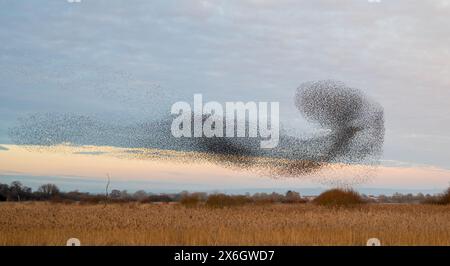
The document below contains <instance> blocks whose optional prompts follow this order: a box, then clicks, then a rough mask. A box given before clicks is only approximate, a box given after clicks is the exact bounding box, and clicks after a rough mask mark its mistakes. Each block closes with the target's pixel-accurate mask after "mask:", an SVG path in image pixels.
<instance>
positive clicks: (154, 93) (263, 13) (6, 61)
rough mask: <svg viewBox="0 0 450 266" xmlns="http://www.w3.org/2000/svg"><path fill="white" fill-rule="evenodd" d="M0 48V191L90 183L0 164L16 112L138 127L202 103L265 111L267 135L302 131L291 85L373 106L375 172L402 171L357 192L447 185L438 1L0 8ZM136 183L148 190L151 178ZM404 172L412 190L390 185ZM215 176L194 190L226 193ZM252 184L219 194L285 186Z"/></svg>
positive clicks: (447, 11)
mask: <svg viewBox="0 0 450 266" xmlns="http://www.w3.org/2000/svg"><path fill="white" fill-rule="evenodd" d="M0 40H1V45H0V80H1V84H0V99H1V102H0V145H1V147H3V148H0V182H2V179H4V180H5V181H6V176H7V175H10V174H11V173H12V172H14V173H15V175H17V176H42V175H44V176H48V177H50V176H53V177H55V176H56V177H57V176H61V175H64V174H69V173H71V174H75V175H77V176H79V177H80V176H81V177H84V178H88V177H91V178H97V179H99V178H100V174H99V173H97V172H96V171H94V170H93V172H91V173H86V176H83V175H81V173H79V172H77V171H71V170H67V169H70V168H71V166H70V163H68V162H70V159H69V157H68V156H66V157H65V158H66V160H67V161H68V162H67V163H66V164H65V165H66V166H67V168H65V170H61V171H56V170H55V169H53V168H51V167H49V168H48V169H47V170H48V171H38V170H37V169H33V168H30V169H22V168H21V167H19V165H17V166H14V165H15V164H14V163H13V162H15V161H17V162H20V160H21V158H24V156H26V155H25V154H26V152H25V151H24V152H23V153H21V154H15V155H14V154H13V153H12V151H11V150H14V149H16V148H17V149H19V150H20V147H13V146H8V145H11V144H13V143H12V140H11V138H10V136H9V135H8V132H9V130H10V128H11V127H14V126H15V125H16V124H17V123H18V121H20V119H21V118H23V117H26V116H28V115H30V114H35V113H75V114H85V115H89V116H95V117H98V118H99V119H102V120H113V121H127V122H130V121H145V120H146V119H149V118H153V119H154V118H155V117H158V116H161V115H164V114H168V113H169V112H170V106H171V104H172V103H174V102H176V101H179V100H190V99H192V97H193V94H194V93H202V94H203V97H204V99H205V101H208V100H214V101H219V102H224V101H236V100H239V101H279V102H280V119H281V123H282V124H283V125H286V126H287V127H294V128H296V130H299V131H305V132H310V131H314V130H315V128H314V126H313V125H311V124H309V123H307V122H306V121H305V120H304V119H302V118H301V117H300V116H299V113H298V111H297V109H296V108H295V105H294V102H293V96H294V93H295V89H296V88H297V87H298V86H299V85H300V84H301V83H303V82H307V81H314V80H324V79H334V80H339V81H342V82H345V83H346V84H347V85H349V86H352V87H355V88H358V89H360V90H362V91H363V92H364V93H365V94H367V95H368V96H370V97H371V98H372V99H374V100H375V101H377V102H379V103H380V104H381V105H382V106H383V108H384V113H385V127H386V135H385V144H384V153H383V158H382V165H381V168H389V169H391V170H392V169H397V170H399V169H400V170H401V169H403V170H404V172H402V174H399V173H398V172H396V174H394V172H395V171H390V172H389V174H387V172H386V171H384V170H380V171H379V173H378V174H377V176H381V177H379V178H381V180H386V179H388V180H390V181H389V182H388V181H386V182H384V181H383V182H379V181H380V179H379V181H378V183H377V182H375V184H370V185H368V186H371V187H389V186H390V187H392V188H398V189H400V188H402V189H406V188H417V187H419V188H420V187H422V188H424V189H438V188H439V189H440V188H441V187H442V188H443V186H445V183H447V184H448V182H449V181H450V176H449V172H448V171H450V160H449V159H448V158H450V134H449V133H448V132H450V107H449V103H448V102H449V100H450V48H449V47H450V45H449V44H450V1H448V0H429V1H426V0H418V1H407V0H398V1H397V0H381V1H379V2H374V1H366V0H351V1H332V0H329V1H322V0H317V1H288V0H278V1H275V0H261V1H257V0H251V1H233V0H231V1H230V0H228V1H138V0H137V1H132V2H130V1H118V0H108V1H101V0H81V2H79V3H69V2H68V1H66V0H52V1H50V0H48V1H24V0H0ZM5 147H6V148H5ZM14 156H15V157H14ZM45 156H50V155H45ZM85 156H88V155H85ZM90 156H93V155H90ZM96 156H97V157H101V156H102V154H97V155H96ZM41 158H44V155H41ZM42 160H44V159H42ZM124 167H125V169H127V166H124ZM92 168H93V169H94V168H95V166H92ZM128 168H129V167H128ZM194 168H195V167H194ZM200 168H201V167H200ZM200 168H198V167H197V168H196V169H200ZM50 169H53V170H52V171H50ZM201 169H203V168H201ZM430 169H432V170H430ZM194 170H195V169H194ZM194 170H193V171H194ZM435 170H436V171H438V174H436V173H435V172H433V171H435ZM143 171H144V170H143ZM148 171H154V173H153V175H152V176H153V177H148V179H149V180H153V181H154V180H155V178H156V177H155V176H156V174H155V173H156V172H158V173H163V172H164V171H162V170H157V169H155V168H151V167H150V168H148V169H146V170H145V171H144V172H145V173H148ZM198 171H202V170H198ZM194 172H195V171H194ZM224 172H227V171H225V170H224ZM227 173H228V172H227ZM405 173H409V174H410V175H411V176H414V177H411V180H416V179H417V178H419V177H418V176H422V178H423V181H420V182H419V181H418V182H416V183H414V182H412V181H411V182H408V181H403V180H405V179H406V178H404V177H402V176H403V175H405ZM411 173H414V174H411ZM223 175H224V176H225V174H223ZM241 175H245V174H242V173H235V174H234V176H240V177H241ZM138 176H139V174H136V178H137V179H139V178H138ZM140 176H141V177H140V178H142V176H144V175H143V174H141V175H140ZM192 176H195V173H192ZM416 176H417V177H416ZM123 178H126V176H125V174H123ZM223 178H225V177H223ZM223 178H222V179H220V176H219V177H218V179H219V181H216V183H214V182H213V184H212V185H210V186H207V187H205V188H204V189H214V188H216V187H217V188H219V189H220V188H225V187H228V186H227V185H226V184H227V182H228V181H227V182H225V181H220V180H223ZM402 178H403V179H402ZM8 180H9V179H8ZM158 180H159V179H158ZM161 180H162V181H161V182H165V181H164V180H169V181H167V182H168V183H167V184H166V185H164V186H161V187H162V188H165V189H169V188H170V189H182V188H183V185H182V182H174V181H173V180H176V178H175V179H174V177H171V178H170V177H167V178H166V179H161ZM252 180H253V181H248V183H245V185H242V186H241V185H236V186H233V187H236V188H238V187H261V186H268V187H271V186H285V185H286V186H292V184H289V183H288V184H279V183H280V182H276V181H273V180H265V179H264V181H261V180H262V179H258V178H256V179H252ZM258 180H259V181H258ZM191 181H192V182H194V181H195V182H194V183H193V184H196V185H198V186H200V188H203V187H202V186H201V185H202V184H206V183H208V182H210V181H208V182H207V181H205V180H203V179H195V178H193V179H192V180H191ZM191 181H190V182H191ZM80 182H84V181H80ZM211 182H212V181H211ZM24 183H27V182H26V181H25V182H24ZM266 183H267V184H266ZM275 183H276V184H275ZM281 183H282V182H281ZM177 184H178V185H177ZM214 184H215V185H214ZM320 185H321V184H320V183H314V182H313V183H312V184H309V185H308V186H311V187H312V186H320ZM73 186H76V185H73ZM298 186H299V187H301V186H303V185H302V184H298ZM305 186H306V185H305Z"/></svg>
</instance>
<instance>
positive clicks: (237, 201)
mask: <svg viewBox="0 0 450 266" xmlns="http://www.w3.org/2000/svg"><path fill="white" fill-rule="evenodd" d="M251 202H252V200H251V199H250V198H249V197H247V196H242V195H238V196H231V195H225V194H213V195H209V196H208V199H207V200H206V206H208V207H212V208H223V207H228V206H239V205H244V204H247V203H251Z"/></svg>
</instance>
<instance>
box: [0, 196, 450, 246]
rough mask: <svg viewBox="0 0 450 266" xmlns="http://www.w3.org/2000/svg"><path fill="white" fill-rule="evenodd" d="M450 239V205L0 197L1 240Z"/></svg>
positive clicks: (258, 241)
mask: <svg viewBox="0 0 450 266" xmlns="http://www.w3.org/2000/svg"><path fill="white" fill-rule="evenodd" d="M70 237H76V238H79V239H80V240H81V242H82V245H364V244H365V242H366V241H367V239H368V238H371V237H377V238H379V239H380V240H381V241H382V244H383V245H450V206H449V205H447V206H435V205H400V204H395V205H388V204H386V205H383V204H368V205H362V206H359V207H353V208H345V209H342V208H341V209H333V208H326V207H320V206H316V205H313V204H269V205H245V206H240V207H232V208H223V209H211V208H207V207H196V208H186V207H183V206H180V205H172V204H139V203H127V204H110V205H108V206H106V207H105V206H104V205H100V204H97V205H77V204H60V203H58V204H56V203H53V204H52V203H45V202H29V203H0V245H64V244H65V242H66V240H67V239H68V238H70Z"/></svg>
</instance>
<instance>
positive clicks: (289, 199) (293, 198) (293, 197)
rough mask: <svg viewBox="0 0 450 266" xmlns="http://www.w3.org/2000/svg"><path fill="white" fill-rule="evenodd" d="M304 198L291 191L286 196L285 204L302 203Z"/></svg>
mask: <svg viewBox="0 0 450 266" xmlns="http://www.w3.org/2000/svg"><path fill="white" fill-rule="evenodd" d="M301 201H302V198H301V197H300V193H298V192H295V191H291V190H289V191H288V192H286V195H285V196H284V200H283V202H285V203H297V202H301Z"/></svg>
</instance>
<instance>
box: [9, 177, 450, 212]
mask: <svg viewBox="0 0 450 266" xmlns="http://www.w3.org/2000/svg"><path fill="white" fill-rule="evenodd" d="M335 190H336V189H334V190H329V191H325V192H324V193H322V194H321V195H324V194H327V193H328V194H327V195H328V197H329V195H334V194H335V196H334V197H341V196H339V195H341V194H342V193H334V194H333V193H330V192H331V191H335ZM352 193H356V192H352ZM356 194H357V196H358V197H360V199H361V202H366V203H370V202H372V203H431V204H449V203H450V188H448V189H447V190H446V191H444V193H441V194H437V195H430V194H426V195H424V194H422V193H418V194H415V195H414V194H401V193H394V194H393V195H392V196H385V195H379V196H376V197H375V196H367V195H365V194H362V195H359V194H358V193H356ZM319 197H320V195H319ZM319 197H318V198H319ZM322 197H323V196H322ZM332 198H333V197H332ZM313 199H314V197H302V196H300V194H299V193H298V192H295V191H291V190H289V191H287V192H286V193H285V194H280V193H276V192H273V193H254V194H252V195H251V194H250V193H246V194H244V195H226V194H222V193H213V194H208V193H205V192H194V193H190V192H187V191H182V192H180V193H172V194H164V193H163V194H153V193H148V192H146V191H144V190H138V191H136V192H134V193H129V192H128V191H126V190H117V189H113V190H112V191H111V192H109V191H106V193H105V194H95V193H94V194H91V193H89V192H79V191H78V190H75V191H69V192H63V191H61V190H60V189H59V188H58V186H56V185H55V184H50V183H48V184H43V185H41V186H39V188H38V189H37V190H36V191H33V190H32V188H30V187H27V186H25V185H23V184H22V183H21V182H19V181H14V182H12V183H11V184H9V185H8V184H3V183H0V202H1V201H52V202H67V203H70V202H81V203H125V202H141V203H152V202H165V203H169V202H179V203H181V204H183V205H186V206H195V205H198V204H201V203H206V204H208V205H211V206H232V205H242V204H246V203H306V202H308V201H311V200H313ZM331 200H333V199H331Z"/></svg>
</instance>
